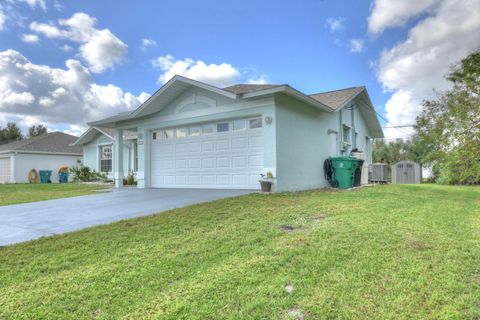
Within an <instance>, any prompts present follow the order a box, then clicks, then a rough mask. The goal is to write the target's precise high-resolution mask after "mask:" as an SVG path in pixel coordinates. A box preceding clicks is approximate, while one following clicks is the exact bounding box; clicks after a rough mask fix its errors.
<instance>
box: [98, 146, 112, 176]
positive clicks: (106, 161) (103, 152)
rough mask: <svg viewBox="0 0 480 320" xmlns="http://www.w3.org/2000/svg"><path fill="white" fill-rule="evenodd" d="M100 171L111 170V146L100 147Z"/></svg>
mask: <svg viewBox="0 0 480 320" xmlns="http://www.w3.org/2000/svg"><path fill="white" fill-rule="evenodd" d="M100 172H112V146H111V145H109V146H101V147H100Z"/></svg>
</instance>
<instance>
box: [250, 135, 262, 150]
mask: <svg viewBox="0 0 480 320" xmlns="http://www.w3.org/2000/svg"><path fill="white" fill-rule="evenodd" d="M248 147H249V148H254V147H256V148H261V147H262V137H260V136H253V137H248Z"/></svg>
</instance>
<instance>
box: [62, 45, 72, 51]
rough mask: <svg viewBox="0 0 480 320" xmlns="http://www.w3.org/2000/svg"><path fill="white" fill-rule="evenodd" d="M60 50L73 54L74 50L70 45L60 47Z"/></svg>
mask: <svg viewBox="0 0 480 320" xmlns="http://www.w3.org/2000/svg"><path fill="white" fill-rule="evenodd" d="M60 50H62V51H64V52H72V51H73V50H74V49H73V47H72V46H69V45H68V44H64V45H63V46H61V47H60Z"/></svg>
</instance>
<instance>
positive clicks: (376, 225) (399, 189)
mask: <svg viewBox="0 0 480 320" xmlns="http://www.w3.org/2000/svg"><path fill="white" fill-rule="evenodd" d="M479 208H480V189H479V188H474V187H445V186H435V185H411V186H381V187H374V188H373V187H371V188H364V189H361V190H358V191H347V192H329V191H313V192H302V193H282V194H274V195H268V196H265V195H261V194H253V195H248V196H244V197H238V198H232V199H225V200H220V201H215V202H211V203H205V204H199V205H195V206H190V207H187V208H182V209H176V210H172V211H169V212H165V213H162V214H159V215H156V216H150V217H144V218H139V219H134V220H127V221H122V222H118V223H114V224H111V225H107V226H99V227H94V228H90V229H87V230H83V231H80V232H75V233H71V234H66V235H61V236H55V237H52V238H44V239H40V240H36V241H32V242H29V243H23V244H18V245H14V246H8V247H4V248H0V292H1V293H2V294H1V295H0V318H2V319H119V318H125V319H147V318H155V319H290V318H291V316H293V317H295V316H296V317H297V318H300V317H301V315H303V316H304V317H305V319H372V318H375V319H422V318H423V319H447V318H448V319H478V318H479V317H480V264H479V261H480V245H479V244H480V209H479ZM286 285H291V286H292V287H293V293H291V294H288V293H287V292H286V291H285V286H286ZM290 289H291V288H290ZM289 311H290V316H289Z"/></svg>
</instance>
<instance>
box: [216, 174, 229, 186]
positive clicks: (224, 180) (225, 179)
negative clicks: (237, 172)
mask: <svg viewBox="0 0 480 320" xmlns="http://www.w3.org/2000/svg"><path fill="white" fill-rule="evenodd" d="M216 178H217V185H229V184H230V176H229V175H227V174H223V175H222V174H219V175H217V177H216Z"/></svg>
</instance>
